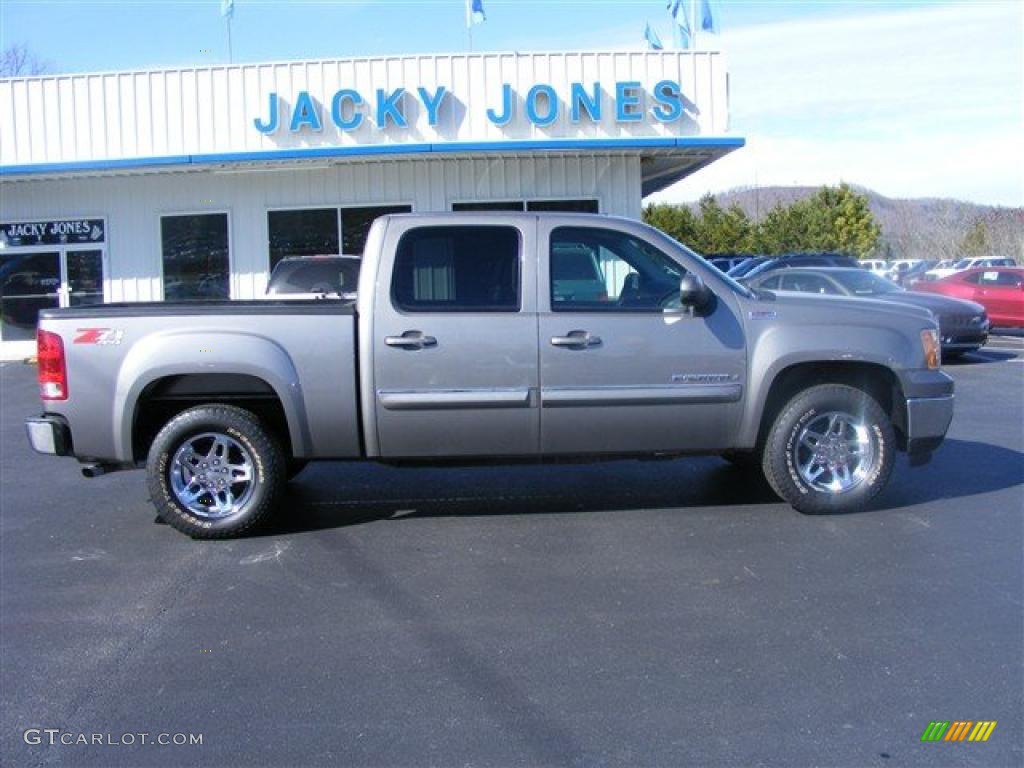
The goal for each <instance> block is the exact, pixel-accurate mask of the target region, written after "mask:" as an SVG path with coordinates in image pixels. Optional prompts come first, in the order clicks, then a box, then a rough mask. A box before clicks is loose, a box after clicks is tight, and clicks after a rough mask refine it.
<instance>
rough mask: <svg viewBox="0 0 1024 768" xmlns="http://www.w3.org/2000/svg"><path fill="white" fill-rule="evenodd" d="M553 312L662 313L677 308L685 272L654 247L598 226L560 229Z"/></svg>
mask: <svg viewBox="0 0 1024 768" xmlns="http://www.w3.org/2000/svg"><path fill="white" fill-rule="evenodd" d="M549 255H550V259H549V262H550V283H551V309H552V311H554V312H589V311H595V310H597V311H620V312H635V311H660V310H662V309H665V308H668V307H670V306H678V305H679V280H680V278H682V276H683V274H684V273H685V272H686V270H685V269H684V268H683V267H682V266H681V265H679V264H677V263H676V262H675V261H673V260H672V259H670V258H669V257H668V256H666V255H665V254H664V253H662V252H661V251H660V250H658V249H657V248H655V247H654V246H653V245H651V244H650V243H647V242H645V241H643V240H640V239H639V238H636V237H633V236H632V235H629V234H626V233H625V232H619V231H617V230H612V229H601V228H599V227H558V228H557V229H555V230H554V231H553V232H552V233H551V242H550V251H549Z"/></svg>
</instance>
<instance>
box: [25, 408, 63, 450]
mask: <svg viewBox="0 0 1024 768" xmlns="http://www.w3.org/2000/svg"><path fill="white" fill-rule="evenodd" d="M25 431H26V432H27V433H28V442H29V445H31V446H32V449H33V450H34V451H36V453H47V454H50V455H52V456H70V455H71V430H70V429H69V428H68V425H67V424H66V423H65V422H64V420H63V419H61V418H60V417H59V416H50V415H44V416H35V417H32V418H28V419H25Z"/></svg>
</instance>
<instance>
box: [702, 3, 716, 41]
mask: <svg viewBox="0 0 1024 768" xmlns="http://www.w3.org/2000/svg"><path fill="white" fill-rule="evenodd" d="M700 28H701V29H703V30H704V31H705V32H711V33H712V34H718V19H716V18H715V14H714V11H713V10H712V8H711V0H700Z"/></svg>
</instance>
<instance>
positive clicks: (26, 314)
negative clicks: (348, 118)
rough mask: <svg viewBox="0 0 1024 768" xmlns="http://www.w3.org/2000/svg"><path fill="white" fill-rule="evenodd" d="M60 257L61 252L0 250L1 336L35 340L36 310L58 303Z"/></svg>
mask: <svg viewBox="0 0 1024 768" xmlns="http://www.w3.org/2000/svg"><path fill="white" fill-rule="evenodd" d="M60 256H61V254H60V251H37V252H31V251H28V252H25V251H22V252H21V253H0V339H3V340H4V341H29V340H32V339H34V338H35V337H36V320H37V317H38V314H39V310H41V309H52V308H54V307H57V306H59V305H60V303H61V301H60V297H61V258H60Z"/></svg>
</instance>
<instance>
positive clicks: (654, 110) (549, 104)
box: [253, 80, 688, 134]
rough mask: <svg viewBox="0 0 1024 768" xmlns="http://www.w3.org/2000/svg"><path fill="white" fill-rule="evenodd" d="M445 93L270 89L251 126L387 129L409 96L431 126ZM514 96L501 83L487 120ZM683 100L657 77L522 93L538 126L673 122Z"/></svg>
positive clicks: (506, 119) (506, 109)
mask: <svg viewBox="0 0 1024 768" xmlns="http://www.w3.org/2000/svg"><path fill="white" fill-rule="evenodd" d="M449 98H451V94H450V92H449V91H448V89H447V88H446V87H445V86H443V85H440V86H437V87H436V88H424V87H423V86H419V87H417V88H416V90H415V91H406V89H405V88H395V89H393V90H386V89H383V88H377V89H376V92H375V93H374V96H373V100H372V102H371V101H370V99H369V98H368V97H366V96H364V95H363V94H362V93H360V92H359V91H357V90H354V89H352V88H342V89H340V90H338V91H336V92H335V93H334V95H333V96H332V97H331V100H330V104H329V105H328V104H321V103H320V102H318V101H317V100H316V99H315V98H314V97H313V96H311V95H310V93H309V91H299V92H298V94H297V95H296V96H295V100H294V103H293V104H291V105H289V104H287V103H286V102H285V100H284V99H283V98H282V97H281V96H279V95H278V94H277V93H276V92H272V93H271V94H270V99H269V103H268V104H267V111H266V113H265V115H263V116H260V117H257V118H255V119H254V120H253V125H254V126H255V127H256V130H258V131H259V132H260V133H265V134H273V133H277V132H278V131H279V130H283V129H285V128H287V130H288V131H290V132H292V133H298V132H300V131H303V130H310V131H322V130H323V129H324V124H325V122H326V121H327V120H330V121H331V122H333V123H334V125H336V126H337V127H338V128H339V129H340V130H342V131H354V130H356V129H358V128H359V127H360V126H362V125H363V124H364V123H372V124H373V125H375V126H376V127H377V128H386V127H387V126H388V124H389V123H390V124H391V125H394V126H397V127H399V128H404V127H406V126H407V125H408V121H407V118H406V111H407V102H408V101H409V100H410V99H411V100H412V101H413V103H414V104H415V105H416V108H417V109H418V108H419V107H420V106H422V109H423V111H424V113H425V114H426V117H427V123H428V125H432V126H434V125H437V124H438V119H439V114H440V112H441V109H442V108H443V106H444V103H445V100H446V99H449ZM518 101H519V99H518V98H517V94H516V92H515V91H514V90H513V88H512V85H511V84H509V83H504V84H503V85H502V87H501V93H500V95H499V96H498V98H497V99H496V101H495V103H493V104H492V105H490V106H487V107H486V114H487V119H488V120H489V121H490V122H491V123H493V124H494V125H498V126H504V125H507V124H508V123H510V122H512V121H514V120H516V119H517V118H518V117H519V116H518V115H517V111H518ZM687 103H688V101H687V99H686V98H685V97H684V96H683V95H682V89H681V88H680V86H679V83H677V82H675V81H674V80H661V81H659V82H657V83H655V85H654V87H653V88H651V89H650V90H649V91H648V90H645V89H644V86H643V84H642V83H640V82H639V81H636V80H627V81H619V82H616V83H615V84H614V87H612V88H611V89H610V90H609V92H608V93H607V94H606V93H605V91H604V89H603V88H602V87H601V84H600V83H590V84H584V83H571V84H570V85H569V91H568V93H561V94H560V93H559V92H558V91H557V90H556V89H555V87H554V86H552V85H548V84H545V83H538V84H537V85H534V86H532V87H531V88H530V89H529V90H528V91H527V92H526V95H525V96H524V97H523V112H524V113H525V117H526V120H527V121H528V122H529V123H530V124H532V125H536V126H547V125H551V124H552V123H554V122H555V121H556V120H558V118H559V117H560V116H562V115H563V114H568V116H569V120H570V121H571V122H573V123H579V122H582V121H584V120H587V121H590V122H594V123H599V122H601V120H602V119H603V118H604V117H605V115H606V114H607V115H608V116H609V117H614V120H615V122H616V123H639V122H643V121H644V120H645V119H646V118H647V116H648V115H650V116H651V117H653V118H654V119H655V120H657V121H658V122H661V123H671V122H674V121H676V120H679V119H680V118H681V117H682V116H683V115H684V105H686V104H687Z"/></svg>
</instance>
